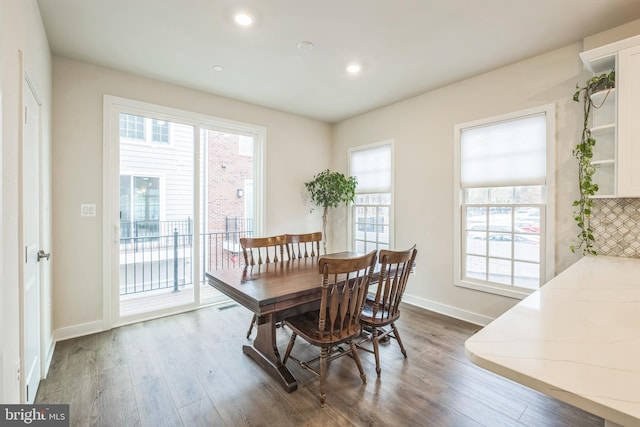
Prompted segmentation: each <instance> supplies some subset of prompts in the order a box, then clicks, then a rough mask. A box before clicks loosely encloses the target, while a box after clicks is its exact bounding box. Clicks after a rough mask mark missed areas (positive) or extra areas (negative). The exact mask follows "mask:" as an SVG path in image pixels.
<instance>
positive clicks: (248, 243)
mask: <svg viewBox="0 0 640 427" xmlns="http://www.w3.org/2000/svg"><path fill="white" fill-rule="evenodd" d="M284 245H285V236H284V234H281V235H278V236H269V237H242V238H240V247H242V255H243V256H244V265H245V266H254V265H261V264H269V263H271V262H281V261H284ZM256 320H258V316H256V315H255V313H254V315H253V318H252V319H251V324H250V325H249V330H248V331H247V339H249V337H250V336H251V331H252V330H253V325H255V324H256Z"/></svg>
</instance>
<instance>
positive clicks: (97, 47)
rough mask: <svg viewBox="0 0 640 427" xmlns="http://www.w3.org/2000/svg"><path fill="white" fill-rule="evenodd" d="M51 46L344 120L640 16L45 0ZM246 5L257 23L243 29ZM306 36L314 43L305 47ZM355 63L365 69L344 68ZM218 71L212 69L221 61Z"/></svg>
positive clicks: (553, 5) (297, 2)
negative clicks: (239, 17) (240, 15)
mask: <svg viewBox="0 0 640 427" xmlns="http://www.w3.org/2000/svg"><path fill="white" fill-rule="evenodd" d="M38 5H39V7H40V12H41V14H42V20H43V22H44V27H45V30H46V33H47V36H48V38H49V43H50V46H51V50H52V52H53V53H54V54H55V55H60V56H64V57H68V58H72V59H77V60H80V61H84V62H88V63H93V64H97V65H101V66H105V67H109V68H114V69H118V70H122V71H126V72H130V73H134V74H138V75H141V76H146V77H150V78H154V79H158V80H163V81H166V82H170V83H174V84H177V85H182V86H186V87H189V88H194V89H198V90H201V91H205V92H211V93H214V94H218V95H222V96H226V97H229V98H234V99H238V100H242V101H246V102H250V103H253V104H258V105H262V106H265V107H269V108H274V109H277V110H282V111H287V112H291V113H296V114H300V115H303V116H307V117H310V118H314V119H318V120H322V121H326V122H329V123H333V122H337V121H340V120H343V119H345V118H349V117H353V116H355V115H358V114H361V113H364V112H366V111H370V110H373V109H376V108H378V107H381V106H384V105H388V104H391V103H394V102H397V101H400V100H403V99H406V98H409V97H411V96H414V95H418V94H420V93H424V92H427V91H429V90H433V89H435V88H438V87H441V86H444V85H447V84H450V83H453V82H456V81H459V80H462V79H465V78H467V77H470V76H473V75H476V74H479V73H482V72H485V71H489V70H492V69H495V68H498V67H501V66H504V65H507V64H510V63H513V62H517V61H520V60H522V59H525V58H528V57H531V56H534V55H537V54H540V53H543V52H547V51H550V50H553V49H556V48H560V47H563V46H567V45H569V44H572V43H575V42H579V41H581V40H582V39H583V38H584V37H585V36H588V35H592V34H595V33H598V32H600V31H603V30H606V29H609V28H612V27H615V26H617V25H621V24H624V23H627V22H630V21H632V20H635V19H640V1H638V0H606V1H603V0H560V1H559V0H535V1H531V0H446V1H445V0H162V1H158V0H38ZM239 10H244V11H246V12H248V13H249V14H251V15H252V16H253V17H254V25H252V26H251V27H248V28H241V27H239V26H238V25H237V24H236V23H235V22H234V20H233V16H234V14H235V13H236V12H237V11H239ZM303 41H309V42H311V43H312V44H313V49H310V50H309V49H300V48H298V44H299V43H300V42H303ZM353 61H357V62H359V63H360V64H361V67H362V70H361V72H360V73H359V74H358V75H350V74H348V73H347V72H346V70H345V67H346V66H347V65H348V64H349V63H351V62H353ZM218 65H219V66H221V67H223V70H221V71H216V70H215V69H214V66H218Z"/></svg>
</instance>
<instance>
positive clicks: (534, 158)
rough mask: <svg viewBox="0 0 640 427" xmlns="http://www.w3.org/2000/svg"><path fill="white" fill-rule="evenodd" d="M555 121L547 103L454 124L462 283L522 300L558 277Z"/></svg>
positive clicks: (457, 269) (458, 262)
mask: <svg viewBox="0 0 640 427" xmlns="http://www.w3.org/2000/svg"><path fill="white" fill-rule="evenodd" d="M554 116H555V112H554V108H553V106H543V107H539V108H534V109H530V110H526V111H521V112H517V113H513V114H509V115H504V116H500V117H493V118H489V119H484V120H480V121H475V122H471V123H463V124H460V125H457V126H456V127H455V166H456V167H455V177H454V181H455V189H454V190H455V191H454V194H455V206H454V218H455V239H454V247H455V253H454V259H455V262H454V264H455V283H456V284H457V285H459V286H464V287H470V288H473V289H479V290H485V291H488V292H493V293H497V294H501V295H506V296H511V297H516V298H521V297H523V296H525V295H527V294H529V293H530V292H532V291H533V290H535V289H538V288H539V287H540V286H541V285H542V284H544V283H545V282H546V281H547V280H548V279H549V278H551V277H552V275H553V222H552V219H553V217H554V215H553V200H554V196H553V194H550V192H551V190H552V189H553V176H554V164H553V158H554V156H553V152H554V143H553V142H554V135H555V119H554ZM547 242H549V244H547Z"/></svg>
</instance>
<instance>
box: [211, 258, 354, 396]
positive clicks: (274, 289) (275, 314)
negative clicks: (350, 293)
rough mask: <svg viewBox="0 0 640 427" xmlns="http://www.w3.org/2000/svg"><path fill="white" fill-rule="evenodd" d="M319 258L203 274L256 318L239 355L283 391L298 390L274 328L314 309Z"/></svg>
mask: <svg viewBox="0 0 640 427" xmlns="http://www.w3.org/2000/svg"><path fill="white" fill-rule="evenodd" d="M327 256H331V257H334V258H347V257H354V256H358V254H356V253H355V252H339V253H333V254H329V255H327ZM318 261H319V257H308V258H298V259H293V260H285V261H280V262H275V263H267V264H259V265H250V266H245V267H235V268H225V269H219V270H213V271H208V272H206V277H207V281H208V283H209V285H211V286H213V287H214V288H215V289H217V290H218V291H220V292H222V293H223V294H225V295H226V296H228V297H229V298H231V299H232V300H234V301H236V302H237V303H239V304H241V305H242V306H244V307H246V308H247V309H249V310H251V311H252V312H253V313H255V314H256V316H257V322H256V324H257V333H256V337H255V339H254V340H253V342H250V343H247V344H245V345H243V346H242V351H243V352H244V353H245V354H246V355H248V356H249V357H251V358H252V359H253V360H254V361H255V362H257V363H258V364H259V365H260V366H261V367H262V368H263V369H264V370H266V371H267V372H269V373H270V374H271V375H273V376H274V377H276V378H277V379H279V380H280V381H281V383H282V385H283V387H284V388H285V390H286V391H288V392H292V391H294V390H296V389H297V388H298V384H297V382H296V379H295V377H294V376H293V374H292V373H291V372H290V371H289V369H287V367H286V366H285V365H284V363H282V359H281V357H280V352H279V351H278V346H277V342H276V326H277V324H278V323H280V322H282V321H283V320H284V319H286V318H287V317H291V316H295V315H297V314H301V313H305V312H308V311H312V310H314V309H318V308H319V305H320V298H321V294H322V288H321V280H322V275H321V274H320V271H319V267H318Z"/></svg>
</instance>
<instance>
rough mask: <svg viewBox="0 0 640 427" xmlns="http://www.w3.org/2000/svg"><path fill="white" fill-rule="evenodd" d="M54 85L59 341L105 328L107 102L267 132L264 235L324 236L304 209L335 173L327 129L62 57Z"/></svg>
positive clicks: (58, 59) (56, 321) (56, 65)
mask: <svg viewBox="0 0 640 427" xmlns="http://www.w3.org/2000/svg"><path fill="white" fill-rule="evenodd" d="M53 81H54V94H55V98H54V104H53V107H54V110H53V111H54V115H53V121H54V123H55V127H54V134H53V147H54V153H53V161H54V167H53V185H54V194H55V198H54V203H53V212H54V253H55V255H56V258H55V262H54V267H53V268H54V272H53V275H54V276H53V277H54V283H55V284H56V286H55V298H54V300H55V303H54V314H55V316H54V328H55V329H56V330H57V331H58V332H60V336H61V337H65V336H70V335H73V334H74V331H83V332H87V331H89V330H91V328H94V329H95V325H97V324H99V323H100V322H101V320H102V303H103V301H102V295H103V294H102V286H103V283H102V267H103V266H102V259H103V255H102V252H103V248H102V246H103V243H102V221H103V219H104V218H103V216H102V209H101V205H102V200H103V198H102V160H103V159H102V132H103V129H102V119H103V116H102V102H103V94H108V95H113V96H119V97H123V98H131V99H135V100H139V101H144V102H149V103H154V104H159V105H164V106H168V107H172V108H178V109H183V110H189V111H193V112H196V113H201V114H209V115H211V116H215V117H220V118H223V119H229V120H235V121H239V122H245V123H251V124H255V125H259V126H264V127H266V128H267V152H266V158H267V163H268V167H267V178H266V180H267V183H266V192H267V199H266V200H267V206H266V212H267V221H266V232H267V233H268V234H275V233H283V232H287V231H288V232H308V231H315V230H319V229H320V227H321V220H320V217H318V216H316V215H309V209H308V207H307V206H305V204H304V202H303V195H304V194H305V192H306V190H305V188H304V184H303V183H304V182H305V181H308V180H310V179H311V178H312V177H313V174H314V173H316V172H318V171H320V170H322V169H323V168H326V167H328V165H329V162H330V156H329V152H330V142H331V141H330V138H331V128H330V126H329V125H328V124H325V123H322V122H318V121H315V120H310V119H306V118H303V117H300V116H296V115H292V114H288V113H283V112H279V111H275V110H270V109H267V108H262V107H258V106H255V105H251V104H247V103H244V102H240V101H235V100H231V99H227V98H223V97H220V96H215V95H210V94H205V93H203V92H199V91H194V90H190V89H186V88H183V87H179V86H175V85H171V84H166V83H162V82H159V81H155V80H150V79H146V78H142V77H138V76H134V75H131V74H126V73H122V72H117V71H114V70H110V69H107V68H102V67H98V66H94V65H89V64H86V63H82V62H77V61H73V60H70V59H66V58H62V57H54V58H53ZM81 203H95V204H96V206H97V211H98V214H97V216H96V217H94V218H80V215H79V212H80V210H79V207H80V204H81ZM83 325H85V326H84V327H83Z"/></svg>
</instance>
